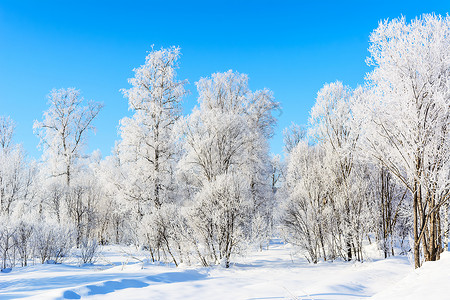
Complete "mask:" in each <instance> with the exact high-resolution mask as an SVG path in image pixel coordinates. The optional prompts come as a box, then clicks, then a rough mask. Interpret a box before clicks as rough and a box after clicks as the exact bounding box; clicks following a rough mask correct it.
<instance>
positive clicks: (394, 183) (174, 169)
mask: <svg viewBox="0 0 450 300" xmlns="http://www.w3.org/2000/svg"><path fill="white" fill-rule="evenodd" d="M449 50H450V18H449V17H448V16H447V17H441V16H435V15H423V16H422V17H420V18H417V19H415V20H413V21H411V22H410V23H407V22H406V21H405V19H404V18H400V19H394V20H391V21H384V22H380V25H379V27H378V28H377V29H376V30H375V31H374V32H373V33H372V34H371V36H370V47H369V52H370V56H369V58H368V60H367V62H368V63H369V64H370V65H372V66H373V70H372V72H370V73H369V74H367V76H366V78H365V84H364V85H363V86H361V87H358V88H356V89H354V90H353V89H351V88H349V87H347V86H345V85H343V84H342V83H341V82H335V83H331V84H326V85H325V86H324V87H323V88H322V89H321V90H320V91H319V93H318V95H317V99H316V104H315V105H314V107H313V108H312V110H311V115H310V120H309V124H308V125H307V126H306V127H301V126H297V125H293V126H292V127H291V128H289V129H286V131H285V159H284V161H283V160H282V159H281V158H280V156H271V155H270V154H269V146H268V140H269V139H270V138H271V137H272V135H273V130H274V126H275V125H276V116H277V112H278V111H279V109H280V105H279V103H278V102H276V101H275V98H274V96H273V94H272V92H271V91H269V90H267V89H263V90H258V91H251V90H250V89H249V87H248V77H247V76H246V75H244V74H240V73H237V72H232V71H228V72H225V73H215V74H213V75H211V76H210V77H208V78H202V79H200V80H199V81H198V82H197V83H196V86H197V91H198V106H197V107H195V108H194V109H193V111H192V112H191V113H190V114H189V115H187V116H183V114H182V111H181V101H182V100H183V97H184V96H185V95H186V93H187V90H186V89H185V86H186V84H187V83H188V82H187V81H186V80H179V79H178V78H177V73H176V70H177V69H178V60H179V57H180V49H179V48H177V47H170V48H167V49H161V50H152V51H151V52H150V53H149V54H148V56H147V57H146V60H145V63H144V64H143V65H142V66H140V67H138V68H136V69H135V70H134V72H135V76H134V77H133V78H132V79H130V80H129V83H130V85H131V87H130V88H129V89H124V90H122V93H123V94H124V96H125V97H126V98H127V99H128V103H129V109H130V110H131V111H132V116H131V117H129V118H124V119H122V120H121V121H120V126H119V134H120V139H119V140H118V141H117V142H116V145H115V147H114V151H113V154H112V155H111V156H108V157H106V158H104V159H103V158H102V157H101V155H100V153H98V152H94V153H92V154H87V153H86V151H85V150H86V143H87V137H88V133H89V132H90V131H92V129H93V123H94V121H95V118H96V117H97V116H98V114H99V113H101V109H102V105H101V104H99V103H95V102H92V101H85V100H84V99H83V98H82V97H81V96H80V92H79V91H78V90H76V89H72V88H70V89H60V90H53V91H51V92H50V94H49V96H48V100H49V109H48V110H47V111H46V112H44V115H43V118H42V120H41V121H36V122H35V124H34V130H35V133H36V134H37V135H38V137H39V138H40V140H41V142H40V147H41V149H42V151H43V156H42V159H41V160H40V161H33V160H30V159H29V158H27V157H26V155H25V154H24V151H23V149H22V147H21V145H20V144H16V143H14V141H13V134H14V123H13V122H12V121H11V120H10V119H9V118H8V117H2V118H0V161H1V164H0V215H1V218H2V219H1V223H0V255H1V258H2V266H1V267H2V268H6V267H12V266H15V265H17V264H18V263H20V262H21V264H22V265H26V264H27V262H28V261H30V259H32V260H33V261H36V260H37V261H40V262H45V261H47V260H54V261H61V260H62V259H63V258H64V257H66V256H68V255H70V249H71V248H72V247H77V248H79V249H80V250H79V251H78V253H81V254H80V255H81V257H82V261H84V262H89V261H91V260H92V256H91V255H90V254H91V253H93V252H95V249H96V245H97V243H99V244H130V245H131V244H132V245H136V246H138V247H140V248H141V249H143V250H145V251H148V252H147V253H149V256H150V257H151V259H152V260H153V261H166V262H173V263H174V264H175V265H179V264H180V263H187V264H196V263H200V264H202V265H204V266H208V265H211V264H222V265H223V266H225V267H228V266H229V264H230V261H231V259H232V256H233V255H235V254H239V253H245V252H246V251H247V250H248V249H252V248H263V247H265V246H267V245H268V242H269V239H270V237H271V236H272V234H273V233H274V231H275V230H276V231H277V232H278V233H279V234H282V235H283V237H284V238H285V239H286V240H287V241H289V242H291V243H293V244H295V245H298V246H299V247H300V249H301V250H302V251H304V253H305V255H306V257H307V258H308V260H309V261H311V262H314V263H315V262H318V261H319V260H321V259H323V260H334V259H339V258H341V259H346V260H352V259H357V260H363V259H364V251H363V245H365V244H367V243H376V245H377V246H378V247H379V249H381V250H382V251H383V252H384V255H385V257H387V256H390V255H394V254H396V253H395V252H394V249H395V248H396V247H397V246H400V248H401V249H403V251H404V252H405V253H406V252H408V251H410V250H411V251H413V253H414V257H415V265H416V267H419V266H420V265H421V262H422V261H423V259H425V260H436V259H439V255H440V253H441V252H442V250H443V248H444V245H447V236H448V222H447V220H448V200H449V197H450V165H449V164H450V152H449V149H450V147H449V146H450V145H449V144H450V134H449V121H450V51H449Z"/></svg>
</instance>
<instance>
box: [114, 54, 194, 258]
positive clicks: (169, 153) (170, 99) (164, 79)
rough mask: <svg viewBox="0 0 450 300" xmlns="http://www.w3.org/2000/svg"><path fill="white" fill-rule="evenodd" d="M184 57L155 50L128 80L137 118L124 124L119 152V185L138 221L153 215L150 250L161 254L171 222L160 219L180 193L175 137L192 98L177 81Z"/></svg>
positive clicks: (128, 92) (127, 93)
mask: <svg viewBox="0 0 450 300" xmlns="http://www.w3.org/2000/svg"><path fill="white" fill-rule="evenodd" d="M179 57H180V48H178V47H170V48H167V49H164V48H163V49H161V50H152V51H151V52H150V53H149V54H148V55H147V57H146V59H145V63H144V64H143V65H142V66H140V67H139V68H136V69H134V72H135V76H134V78H131V79H129V83H130V84H131V85H132V87H131V88H130V89H124V90H122V91H123V93H124V96H125V97H127V98H128V103H129V109H130V110H131V111H132V112H133V116H132V117H130V118H124V119H122V120H121V122H120V124H121V126H120V135H121V138H122V139H121V141H120V142H119V143H118V145H117V149H116V151H117V155H118V159H119V164H120V173H121V176H122V178H123V179H121V180H120V181H119V182H118V185H119V186H120V191H121V192H122V193H123V195H124V197H125V198H126V199H127V200H129V203H130V205H131V207H132V208H131V209H132V213H133V215H134V216H135V217H134V218H136V221H138V222H139V221H140V220H141V219H142V218H143V217H144V216H148V215H150V214H153V216H152V217H147V218H146V220H147V221H149V220H152V221H154V223H153V224H151V225H150V226H149V227H148V228H154V229H155V230H156V232H157V234H156V235H155V236H156V237H155V238H154V239H152V244H147V245H145V246H146V247H150V248H151V249H152V251H156V252H158V251H159V250H160V248H161V247H162V246H163V243H164V242H167V241H168V239H169V238H170V237H169V236H167V232H168V231H167V230H165V229H166V225H167V224H165V223H164V222H163V220H166V219H167V218H165V217H164V218H158V216H161V211H160V210H161V208H162V207H163V206H164V205H168V204H170V203H173V202H174V201H175V200H176V199H175V198H176V197H175V195H176V192H177V191H176V183H175V178H174V174H175V171H174V168H175V164H176V162H177V155H178V150H177V146H176V144H175V138H174V135H173V134H172V131H173V127H174V124H175V123H176V121H177V120H178V119H179V118H180V115H181V101H182V99H183V97H184V96H185V95H186V93H187V91H186V90H185V88H184V86H185V85H186V84H187V81H186V80H182V81H180V80H178V79H177V73H176V70H177V69H178V59H179ZM163 211H165V210H163ZM136 233H137V232H136ZM145 241H146V242H149V241H150V240H149V239H145ZM166 246H167V245H166ZM166 248H167V247H166ZM166 250H168V251H169V252H170V249H166Z"/></svg>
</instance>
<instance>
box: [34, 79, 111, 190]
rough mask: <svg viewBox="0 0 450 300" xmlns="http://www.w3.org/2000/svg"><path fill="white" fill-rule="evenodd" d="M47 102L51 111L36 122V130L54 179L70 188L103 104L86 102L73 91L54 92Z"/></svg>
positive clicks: (78, 93)
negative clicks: (62, 180)
mask: <svg viewBox="0 0 450 300" xmlns="http://www.w3.org/2000/svg"><path fill="white" fill-rule="evenodd" d="M48 102H49V105H50V108H49V109H48V110H47V111H46V112H44V118H43V121H41V122H38V121H35V122H34V125H33V128H34V130H35V133H36V134H37V136H38V137H39V138H40V147H42V149H43V150H44V158H45V160H46V162H47V166H48V168H49V169H50V170H49V172H50V174H51V176H52V177H57V178H60V177H62V178H64V180H65V184H66V185H67V186H70V183H71V180H72V177H73V176H74V174H73V172H74V171H75V170H74V169H75V167H76V164H77V162H78V159H79V158H80V157H81V155H82V150H83V146H85V144H86V139H87V134H88V132H89V130H93V129H94V127H93V125H92V122H93V121H94V119H95V118H96V117H97V115H98V113H99V112H100V110H101V109H102V107H103V105H102V104H100V103H96V102H92V101H89V102H87V103H86V102H85V100H84V99H83V98H82V97H80V92H79V91H78V90H76V89H74V88H68V89H59V90H56V89H53V90H52V91H51V92H50V94H49V96H48Z"/></svg>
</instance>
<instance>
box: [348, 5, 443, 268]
mask: <svg viewBox="0 0 450 300" xmlns="http://www.w3.org/2000/svg"><path fill="white" fill-rule="evenodd" d="M449 37H450V17H449V16H446V17H441V16H436V15H433V14H426V15H423V16H421V17H419V18H416V19H414V20H412V21H411V22H410V23H408V22H406V20H405V18H404V17H402V18H399V19H393V20H390V21H388V20H385V21H382V22H380V24H379V26H378V28H377V29H375V30H374V31H373V33H372V34H371V36H370V43H371V44H370V47H369V52H370V57H369V58H368V63H369V65H373V66H374V70H373V71H372V72H371V73H369V74H368V75H367V80H368V88H369V89H370V92H371V93H370V95H369V96H367V97H365V99H364V101H362V102H361V103H360V105H359V110H357V109H355V115H357V116H358V117H359V118H360V119H361V120H363V122H364V121H365V123H364V128H365V129H364V136H365V143H364V148H365V151H367V152H369V153H371V155H372V156H373V157H374V158H375V159H377V160H378V161H379V162H380V163H381V164H382V165H383V166H384V167H385V168H386V169H388V170H389V171H390V172H391V173H392V174H393V175H395V176H396V177H397V179H398V180H400V181H401V182H402V183H403V184H404V186H405V187H406V188H407V189H408V190H409V192H410V193H411V195H412V198H413V207H412V211H413V216H414V225H413V229H414V257H415V266H416V268H417V267H420V265H421V261H420V251H421V249H420V246H421V245H422V246H423V247H422V252H423V255H424V257H425V260H436V259H439V253H440V250H441V248H442V242H441V225H440V222H441V221H440V213H439V210H440V208H441V206H443V205H445V204H446V203H447V202H448V201H449V197H450V176H449V170H450V165H449V162H450V152H449V149H450V131H449V122H450V106H449V99H450V38H449Z"/></svg>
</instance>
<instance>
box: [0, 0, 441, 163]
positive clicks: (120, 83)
mask: <svg viewBox="0 0 450 300" xmlns="http://www.w3.org/2000/svg"><path fill="white" fill-rule="evenodd" d="M449 8H450V3H449V2H448V1H423V0H422V1H404V2H395V1H364V0H361V1H329V2H327V1H264V0H260V1H204V2H201V1H179V2H178V1H131V0H130V1H45V0H42V1H17V0H11V1H5V0H0V115H10V116H11V117H12V118H13V119H14V120H15V122H16V123H17V131H16V137H15V140H16V141H17V142H21V143H23V144H24V147H25V149H26V150H27V152H28V153H29V154H30V155H31V156H33V157H36V158H38V157H39V156H40V152H39V150H38V149H37V144H38V139H37V137H35V136H34V134H33V130H32V125H33V122H34V120H36V119H38V120H41V119H42V113H43V111H44V110H46V109H47V99H46V95H47V94H48V93H49V91H50V90H51V89H52V88H63V87H64V88H66V87H75V88H78V89H80V90H81V92H82V95H83V96H84V97H85V98H87V99H92V100H95V101H100V102H103V103H104V105H105V108H104V109H103V111H102V112H101V114H100V115H99V117H98V119H97V120H96V122H95V126H96V127H97V131H96V134H95V135H91V136H90V137H89V149H88V150H89V151H92V150H95V149H100V150H101V152H102V153H103V155H104V156H105V155H108V154H110V150H111V148H112V147H113V145H114V142H115V140H117V139H118V136H117V126H118V123H119V120H120V119H121V118H122V117H124V116H127V115H129V114H130V113H129V112H128V105H127V100H126V99H125V98H123V96H122V94H121V93H120V92H119V90H120V89H121V88H128V87H129V85H128V83H127V79H128V78H130V77H132V76H133V72H132V69H133V68H135V67H138V66H139V65H141V64H143V62H144V58H145V56H146V52H147V51H148V50H150V48H151V45H152V44H154V45H155V47H156V48H160V47H168V46H171V45H176V46H180V47H181V51H182V54H183V55H182V57H181V60H180V70H179V72H178V74H179V78H180V79H188V80H189V82H190V83H191V84H190V85H189V87H188V88H189V89H190V90H191V91H192V94H191V95H190V96H189V97H187V98H186V99H185V101H184V113H185V114H187V113H189V112H190V110H191V109H192V108H193V107H194V106H195V105H196V98H197V92H196V89H195V84H194V83H195V82H196V81H197V80H198V79H199V78H200V77H206V76H209V75H210V74H211V73H215V72H223V71H227V70H229V69H233V70H236V71H238V72H241V73H247V74H248V75H249V77H250V88H251V89H252V90H256V89H261V88H265V87H266V88H269V89H271V90H272V91H273V92H274V95H275V97H276V99H277V100H278V101H279V102H281V106H282V111H281V114H280V115H279V116H278V118H279V122H278V126H277V129H276V135H275V137H274V138H273V140H272V141H271V149H272V152H274V153H281V151H282V131H283V128H285V127H287V126H289V125H290V123H291V122H296V123H299V124H306V123H307V120H308V114H309V111H310V109H311V107H312V105H313V104H314V101H315V96H316V93H317V91H318V90H319V89H320V88H321V87H322V85H323V84H324V83H326V82H332V81H335V80H341V81H343V82H344V83H345V84H348V85H350V86H352V87H355V86H356V85H357V84H360V83H362V82H363V78H364V75H365V73H366V72H368V71H370V68H368V67H367V66H366V65H365V62H364V61H365V57H366V56H367V54H368V52H367V48H368V45H369V44H368V37H369V34H370V32H371V31H372V30H373V29H375V28H376V26H377V24H378V21H379V20H381V19H386V18H395V17H399V16H400V15H404V16H406V18H407V19H412V18H414V17H415V16H418V15H420V14H422V13H429V12H435V13H437V14H443V15H444V14H446V13H447V12H448V11H449Z"/></svg>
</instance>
